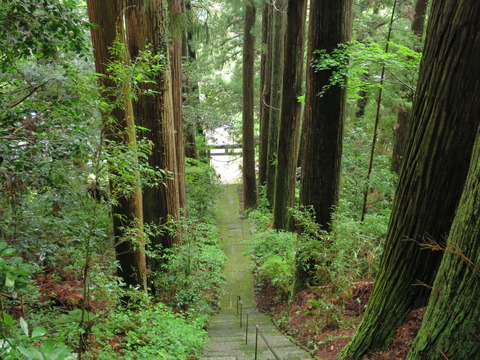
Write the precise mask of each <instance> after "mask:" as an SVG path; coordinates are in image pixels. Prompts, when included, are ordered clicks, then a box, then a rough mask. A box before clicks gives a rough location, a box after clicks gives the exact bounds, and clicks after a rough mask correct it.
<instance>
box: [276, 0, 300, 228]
mask: <svg viewBox="0 0 480 360" xmlns="http://www.w3.org/2000/svg"><path fill="white" fill-rule="evenodd" d="M306 12H307V1H306V0H290V1H289V2H288V7H287V27H286V35H285V55H284V56H285V58H284V61H285V62H284V72H283V86H282V106H281V111H282V112H281V116H280V131H279V134H278V150H277V153H278V159H277V169H276V173H275V197H274V203H273V227H274V228H275V229H282V230H293V218H292V216H291V214H290V212H289V208H293V207H294V206H295V182H296V173H297V158H298V132H299V128H300V112H301V104H300V102H299V101H298V97H299V96H300V95H302V75H303V59H304V52H305V49H304V37H305V20H306Z"/></svg>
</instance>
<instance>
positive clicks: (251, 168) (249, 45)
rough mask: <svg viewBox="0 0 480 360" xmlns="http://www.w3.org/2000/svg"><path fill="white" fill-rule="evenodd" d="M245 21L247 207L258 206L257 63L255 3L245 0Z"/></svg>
mask: <svg viewBox="0 0 480 360" xmlns="http://www.w3.org/2000/svg"><path fill="white" fill-rule="evenodd" d="M244 7H245V8H244V11H245V22H244V32H243V83H242V90H243V111H242V115H243V117H242V120H243V121H242V151H243V167H242V170H243V173H242V175H243V196H244V201H245V208H255V207H256V206H257V186H256V179H255V139H254V118H253V108H254V103H253V100H254V75H255V71H254V65H255V37H254V35H253V28H254V26H255V16H256V15H255V14H256V8H255V3H254V2H253V1H251V0H245V1H244Z"/></svg>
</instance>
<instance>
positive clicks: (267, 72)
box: [258, 3, 272, 186]
mask: <svg viewBox="0 0 480 360" xmlns="http://www.w3.org/2000/svg"><path fill="white" fill-rule="evenodd" d="M271 25H272V5H271V4H269V3H266V4H265V5H264V6H263V9H262V44H261V51H262V56H261V65H260V113H259V120H260V140H259V155H258V158H259V164H258V168H259V170H258V183H259V185H260V186H264V185H266V183H267V164H268V128H269V123H270V89H271V86H272V83H271V75H272V31H271V29H270V27H271Z"/></svg>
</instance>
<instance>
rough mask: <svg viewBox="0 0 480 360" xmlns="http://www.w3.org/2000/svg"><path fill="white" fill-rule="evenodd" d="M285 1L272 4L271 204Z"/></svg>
mask: <svg viewBox="0 0 480 360" xmlns="http://www.w3.org/2000/svg"><path fill="white" fill-rule="evenodd" d="M286 9H287V1H286V0H277V1H275V3H273V4H272V26H271V30H270V32H271V35H270V36H271V38H272V65H271V70H270V74H271V75H270V79H271V80H270V84H271V85H270V104H269V108H270V111H269V122H268V148H267V169H266V170H267V174H266V176H267V177H266V181H267V183H266V195H267V200H268V202H269V204H270V205H271V206H273V198H274V194H275V172H276V169H277V152H278V132H279V129H280V107H281V106H282V82H283V63H284V61H283V60H284V47H285V46H284V45H285V27H286V22H287V17H286Z"/></svg>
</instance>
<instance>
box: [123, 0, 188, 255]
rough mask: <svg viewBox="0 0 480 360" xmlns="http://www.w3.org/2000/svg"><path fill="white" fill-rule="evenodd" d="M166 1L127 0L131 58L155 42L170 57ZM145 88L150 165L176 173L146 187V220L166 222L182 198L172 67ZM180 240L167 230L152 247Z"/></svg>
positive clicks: (141, 113)
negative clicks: (146, 3)
mask: <svg viewBox="0 0 480 360" xmlns="http://www.w3.org/2000/svg"><path fill="white" fill-rule="evenodd" d="M164 1H165V0H153V1H150V2H149V3H148V5H145V2H144V0H128V7H127V9H126V11H125V13H126V25H127V33H128V47H129V51H130V53H131V54H132V58H135V57H136V56H138V54H139V51H142V50H145V48H146V46H147V45H152V48H153V49H156V51H158V52H159V53H160V54H161V55H164V56H166V57H167V63H168V64H169V63H170V62H169V60H170V55H171V54H170V51H169V49H168V48H167V44H166V43H165V42H164V41H163V40H162V39H163V38H164V37H165V36H166V35H167V34H168V29H167V28H166V24H167V23H168V15H167V14H166V12H165V10H164V9H165V2H164ZM145 89H148V90H153V91H155V92H156V95H154V96H152V95H139V97H138V100H137V101H136V102H135V104H134V111H135V116H136V119H137V123H138V125H140V126H142V127H144V128H146V129H148V132H147V133H146V135H145V136H146V138H147V139H148V140H149V141H150V142H151V144H153V149H152V154H151V155H150V156H149V164H150V166H152V167H153V168H156V169H163V170H166V171H169V172H173V178H170V179H167V180H166V186H165V185H163V184H159V185H158V186H155V187H145V188H144V189H143V198H144V206H143V209H144V215H145V222H146V223H149V224H156V225H163V224H165V223H166V222H167V221H168V220H169V218H170V217H171V218H173V219H179V218H180V197H179V189H178V182H177V177H178V175H177V173H178V169H177V150H176V144H177V139H176V138H175V133H176V129H175V125H174V124H175V118H174V110H173V95H172V84H171V71H170V67H166V68H165V70H164V71H162V73H161V74H158V75H157V76H156V77H155V84H146V85H145ZM176 241H178V239H177V238H176V237H175V236H173V235H172V234H169V233H167V232H165V233H164V234H162V235H157V236H155V237H153V238H152V239H151V244H152V246H153V247H160V248H169V247H172V246H173V244H174V243H175V242H176Z"/></svg>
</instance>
